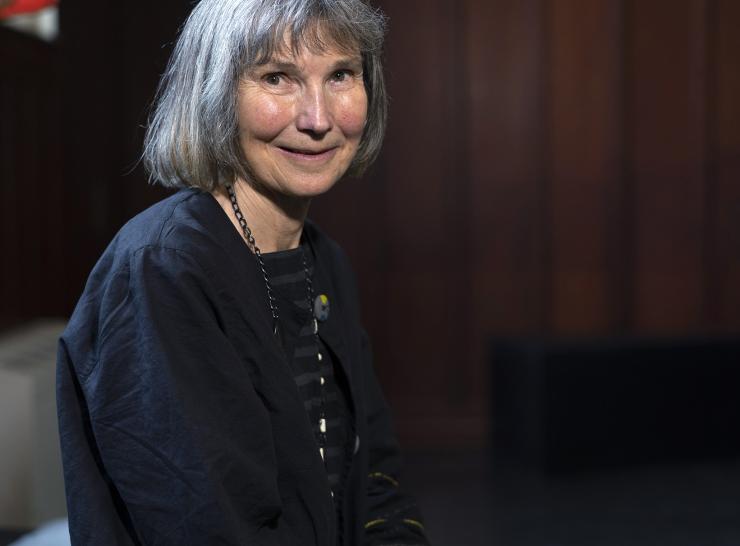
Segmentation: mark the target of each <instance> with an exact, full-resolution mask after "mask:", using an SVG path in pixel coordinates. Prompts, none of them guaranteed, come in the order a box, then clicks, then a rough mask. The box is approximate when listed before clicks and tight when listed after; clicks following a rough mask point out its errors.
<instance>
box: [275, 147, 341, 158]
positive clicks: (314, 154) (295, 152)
mask: <svg viewBox="0 0 740 546" xmlns="http://www.w3.org/2000/svg"><path fill="white" fill-rule="evenodd" d="M277 149H278V150H280V151H281V152H282V153H283V154H284V155H286V156H288V157H290V158H291V159H296V160H301V161H321V160H324V159H329V158H331V157H333V156H334V153H335V152H336V151H337V147H331V148H322V149H318V150H313V149H310V148H292V147H288V146H277Z"/></svg>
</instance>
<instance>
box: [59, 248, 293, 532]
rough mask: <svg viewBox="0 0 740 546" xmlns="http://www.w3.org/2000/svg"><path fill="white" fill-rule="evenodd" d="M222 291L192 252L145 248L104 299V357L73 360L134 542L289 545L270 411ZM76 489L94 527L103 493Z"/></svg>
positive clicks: (76, 499) (104, 469)
mask: <svg viewBox="0 0 740 546" xmlns="http://www.w3.org/2000/svg"><path fill="white" fill-rule="evenodd" d="M216 298H217V294H216V292H215V290H214V289H213V288H212V287H211V286H210V283H209V275H207V274H206V273H205V272H204V271H203V269H202V268H201V266H200V265H199V264H198V263H196V262H195V260H194V259H193V258H192V257H190V256H188V255H187V254H184V253H182V252H180V251H177V250H173V249H166V248H165V249H163V248H156V247H147V248H144V249H141V250H139V251H137V252H136V253H135V254H134V255H133V256H132V259H131V263H130V266H129V268H128V269H127V270H125V271H121V272H119V273H118V274H117V275H115V277H114V279H113V280H111V282H109V283H108V285H107V286H106V287H105V295H104V296H102V297H101V298H100V301H101V305H100V315H101V317H103V318H102V319H101V320H102V321H104V322H103V324H102V325H101V327H100V328H99V330H98V335H99V340H98V341H96V343H95V345H94V347H95V349H96V350H95V352H96V353H97V354H96V355H95V358H94V359H93V358H91V359H90V360H91V362H89V363H88V362H85V361H81V362H80V361H78V362H75V364H76V370H75V374H76V377H75V380H76V381H77V382H78V385H79V390H80V400H82V403H83V404H84V405H85V408H84V409H85V411H84V412H83V414H84V413H86V414H87V415H86V426H87V427H88V430H89V435H88V447H89V449H90V451H91V452H92V453H93V458H95V459H96V460H97V463H98V470H99V472H100V473H101V474H102V476H103V479H104V480H105V481H106V482H107V483H108V486H109V490H110V494H111V496H112V497H113V504H114V505H115V506H116V511H117V513H118V516H119V517H120V519H121V520H122V521H123V522H124V523H125V524H126V526H127V528H128V530H129V534H133V535H135V536H134V537H133V540H134V542H138V543H142V544H158V545H170V544H171V545H182V544H209V545H237V544H250V545H252V544H254V545H265V546H267V545H277V544H281V545H282V546H284V545H285V544H286V541H284V540H280V539H279V538H278V534H279V530H280V529H279V516H280V514H281V502H280V496H279V493H278V488H277V476H276V464H275V455H274V453H273V448H272V446H273V441H272V436H271V434H272V433H271V428H270V423H269V416H268V414H267V411H266V410H265V408H264V406H263V404H262V402H261V400H260V398H259V396H258V394H257V393H256V392H255V390H254V389H253V388H252V384H251V381H250V378H249V374H248V371H247V366H246V363H245V362H244V361H243V360H242V358H241V357H240V355H238V354H236V353H235V351H234V349H233V347H232V345H231V344H230V342H229V340H228V338H227V337H226V335H225V334H224V332H223V331H222V329H221V327H220V325H219V321H220V318H221V317H220V316H219V311H218V305H217V304H216V303H215V302H216ZM62 409H63V408H60V415H61V414H62ZM62 432H64V431H62ZM63 444H64V441H63ZM72 455H74V453H72ZM69 459H70V456H69V454H65V471H66V470H67V467H68V466H70V464H69V463H70V460H69ZM71 464H72V465H73V464H74V461H72V462H71ZM77 470H78V471H80V470H82V469H77ZM87 470H89V469H87ZM70 478H71V480H70ZM67 479H68V482H70V481H71V482H72V483H71V485H70V484H68V491H69V490H73V489H74V487H75V476H74V475H70V473H67ZM68 498H69V499H70V503H71V505H70V522H71V525H73V526H74V525H78V526H80V527H85V524H86V523H89V522H87V521H86V519H92V518H94V517H95V514H94V512H95V509H96V506H92V505H91V504H93V502H94V501H93V502H90V499H89V496H87V492H86V491H85V490H84V489H80V490H77V491H71V494H69V495H68ZM71 531H72V532H73V533H74V531H75V530H74V529H71ZM88 531H89V526H88ZM92 533H93V534H94V532H92ZM88 540H89V542H85V544H88V543H89V544H94V543H95V541H94V537H92V536H91V537H90V538H89V539H88ZM76 543H77V542H76Z"/></svg>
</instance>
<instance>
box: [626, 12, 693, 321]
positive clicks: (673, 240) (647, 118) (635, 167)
mask: <svg viewBox="0 0 740 546" xmlns="http://www.w3.org/2000/svg"><path fill="white" fill-rule="evenodd" d="M705 10H706V3H705V2H704V1H702V0H661V1H658V0H656V1H654V2H638V1H636V0H630V1H628V2H627V12H626V14H627V15H626V21H625V24H626V28H627V44H626V49H627V53H626V62H627V78H628V79H627V82H626V85H627V90H626V92H627V104H628V114H627V119H628V123H629V128H628V134H627V146H628V149H627V154H628V161H629V165H628V172H629V174H630V176H631V179H632V180H631V184H632V195H633V199H634V204H633V206H634V207H635V212H634V233H635V239H634V241H633V244H634V246H635V279H636V286H635V292H634V294H633V301H634V309H635V315H634V319H633V320H634V327H635V329H636V331H638V332H650V333H657V332H665V333H682V332H691V331H694V330H696V329H697V328H700V326H701V324H702V318H703V316H704V302H705V298H704V286H705V284H704V276H703V275H704V251H705V248H704V239H703V229H704V221H705V218H704V208H705V201H704V199H705V195H704V191H705V180H704V174H705V171H704V161H705V148H704V143H705V137H706V135H705V127H706V125H705V124H706V117H705V116H706V111H705V97H706V95H705V83H706V80H705V70H706V63H705V60H706V57H705V50H704V48H705V43H706V34H705V28H706V27H705V22H706V19H705V15H706V11H705Z"/></svg>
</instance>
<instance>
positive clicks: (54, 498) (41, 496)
mask: <svg viewBox="0 0 740 546" xmlns="http://www.w3.org/2000/svg"><path fill="white" fill-rule="evenodd" d="M64 326H65V323H64V322H63V321H59V320H48V321H39V322H34V323H31V324H29V325H27V326H24V327H22V328H18V329H15V330H12V331H10V332H7V333H4V334H2V335H0V527H8V528H24V527H26V528H34V527H37V526H38V525H40V524H41V523H43V522H46V521H49V520H51V519H55V518H61V517H66V516H67V511H66V504H65V498H64V478H63V475H62V465H61V454H60V449H59V432H58V426H57V411H56V396H55V383H56V382H55V378H56V346H57V340H58V339H59V335H60V334H61V333H62V330H63V329H64Z"/></svg>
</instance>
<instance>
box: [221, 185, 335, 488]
mask: <svg viewBox="0 0 740 546" xmlns="http://www.w3.org/2000/svg"><path fill="white" fill-rule="evenodd" d="M226 191H227V192H228V193H229V199H230V200H231V208H232V209H233V210H234V216H235V217H236V220H237V222H239V227H241V229H242V233H243V235H244V239H245V240H246V241H247V244H248V245H249V247H250V248H251V250H252V253H253V254H254V255H255V257H256V258H257V263H258V264H259V267H260V271H261V272H262V278H263V280H264V281H265V289H266V290H267V303H268V305H269V306H270V313H271V314H272V333H273V335H274V336H275V338H276V340H277V341H278V342H280V339H279V338H280V330H279V324H278V323H279V320H280V313H279V311H278V305H277V302H276V301H275V294H274V292H273V290H272V284H271V283H270V276H269V275H268V274H267V268H266V267H265V260H264V259H263V258H262V252H261V251H260V249H259V247H258V246H257V243H256V241H255V239H254V235H253V234H252V230H251V229H250V228H249V226H248V225H247V220H246V218H244V214H242V211H241V209H240V208H239V203H238V202H237V200H236V192H235V191H234V186H233V185H232V184H226ZM299 248H300V249H301V255H302V257H303V274H304V276H305V279H306V298H307V299H308V309H309V311H310V312H311V326H312V331H313V336H314V343H315V344H316V365H317V367H318V371H319V383H320V389H321V407H320V408H319V422H318V434H317V435H316V436H317V442H318V444H319V454H320V455H321V459H322V460H323V461H324V463H326V453H325V451H326V412H325V408H326V380H325V378H324V376H323V375H321V363H322V361H323V359H324V357H323V355H322V354H321V350H320V348H321V345H319V322H318V320H317V318H316V311H315V309H316V306H315V298H314V291H313V279H312V278H311V274H310V273H309V271H308V260H307V259H306V252H305V250H303V246H300V247H299ZM332 496H334V493H333V492H332Z"/></svg>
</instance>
